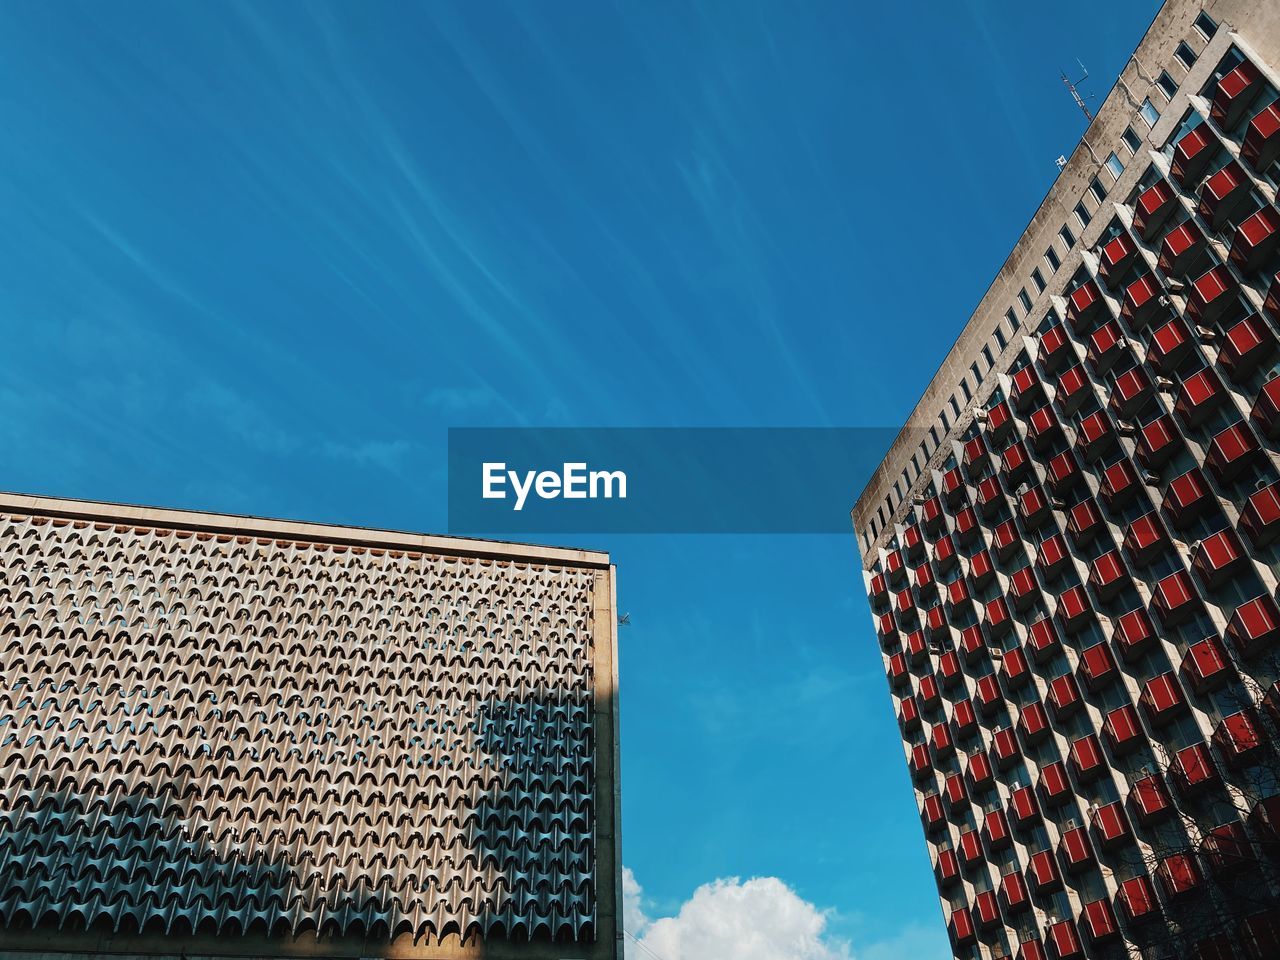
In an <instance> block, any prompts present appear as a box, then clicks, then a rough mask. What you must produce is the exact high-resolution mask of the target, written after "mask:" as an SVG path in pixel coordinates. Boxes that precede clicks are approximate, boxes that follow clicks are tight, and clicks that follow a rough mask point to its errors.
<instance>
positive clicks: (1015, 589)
mask: <svg viewBox="0 0 1280 960" xmlns="http://www.w3.org/2000/svg"><path fill="white" fill-rule="evenodd" d="M1009 595H1010V596H1011V597H1013V606H1014V608H1015V609H1017V610H1018V611H1019V612H1023V611H1026V610H1027V609H1029V608H1030V607H1032V606H1034V605H1035V602H1036V600H1037V598H1039V596H1040V585H1039V584H1038V583H1036V575H1035V571H1034V570H1032V568H1031V567H1030V566H1025V567H1023V568H1022V569H1021V570H1019V571H1017V572H1016V573H1014V574H1013V576H1011V577H1010V578H1009Z"/></svg>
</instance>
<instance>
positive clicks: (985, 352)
mask: <svg viewBox="0 0 1280 960" xmlns="http://www.w3.org/2000/svg"><path fill="white" fill-rule="evenodd" d="M982 358H983V359H984V360H986V361H987V369H988V370H990V369H991V368H992V367H994V366H995V365H996V361H995V357H993V356H991V348H990V347H983V348H982Z"/></svg>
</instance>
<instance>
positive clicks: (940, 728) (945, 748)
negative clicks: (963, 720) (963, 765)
mask: <svg viewBox="0 0 1280 960" xmlns="http://www.w3.org/2000/svg"><path fill="white" fill-rule="evenodd" d="M929 743H930V745H931V746H932V747H933V755H934V756H935V757H937V758H938V759H939V760H945V759H946V758H947V757H951V756H955V752H956V745H955V741H954V740H953V739H952V737H951V727H950V725H948V724H947V723H946V722H942V723H935V724H934V725H933V727H932V728H931V730H930V732H929Z"/></svg>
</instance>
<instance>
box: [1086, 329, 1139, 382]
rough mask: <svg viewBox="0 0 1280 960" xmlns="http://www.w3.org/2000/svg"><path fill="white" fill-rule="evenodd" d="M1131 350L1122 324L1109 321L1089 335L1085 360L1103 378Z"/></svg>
mask: <svg viewBox="0 0 1280 960" xmlns="http://www.w3.org/2000/svg"><path fill="white" fill-rule="evenodd" d="M1128 349H1129V345H1128V342H1127V341H1126V340H1125V338H1124V332H1123V331H1122V330H1121V329H1120V324H1118V323H1116V322H1115V321H1114V320H1108V321H1107V322H1106V323H1104V324H1102V325H1101V326H1099V327H1098V329H1097V330H1095V331H1093V333H1091V334H1089V343H1088V346H1087V347H1086V348H1085V359H1086V360H1088V361H1089V366H1091V367H1093V371H1094V373H1096V374H1097V375H1098V376H1102V375H1103V374H1104V373H1106V372H1107V371H1108V370H1110V369H1111V368H1112V367H1114V366H1115V365H1116V361H1117V360H1119V359H1120V358H1121V357H1122V356H1124V354H1125V352H1126V351H1127V350H1128Z"/></svg>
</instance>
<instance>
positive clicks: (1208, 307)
mask: <svg viewBox="0 0 1280 960" xmlns="http://www.w3.org/2000/svg"><path fill="white" fill-rule="evenodd" d="M1235 288H1236V283H1235V280H1233V279H1232V278H1231V274H1230V272H1229V271H1228V270H1227V268H1226V267H1225V266H1217V267H1214V268H1213V269H1211V270H1210V271H1209V272H1207V273H1204V274H1202V275H1201V276H1199V277H1197V278H1196V279H1195V280H1194V281H1193V282H1192V284H1191V286H1190V287H1189V288H1188V289H1187V309H1186V315H1187V319H1189V320H1190V321H1191V322H1192V323H1199V324H1202V325H1204V326H1209V325H1211V324H1212V323H1213V322H1214V321H1216V320H1217V319H1218V317H1220V316H1221V315H1222V312H1223V311H1224V310H1225V309H1226V308H1227V307H1228V306H1230V304H1231V302H1232V300H1233V299H1234V298H1233V296H1232V294H1233V293H1234V292H1235Z"/></svg>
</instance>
